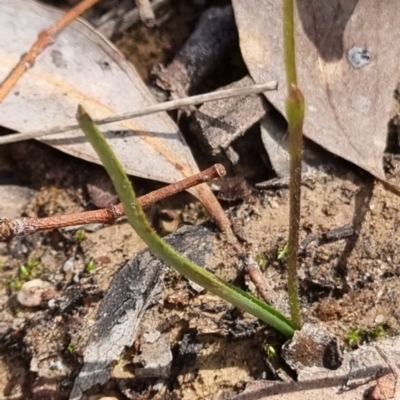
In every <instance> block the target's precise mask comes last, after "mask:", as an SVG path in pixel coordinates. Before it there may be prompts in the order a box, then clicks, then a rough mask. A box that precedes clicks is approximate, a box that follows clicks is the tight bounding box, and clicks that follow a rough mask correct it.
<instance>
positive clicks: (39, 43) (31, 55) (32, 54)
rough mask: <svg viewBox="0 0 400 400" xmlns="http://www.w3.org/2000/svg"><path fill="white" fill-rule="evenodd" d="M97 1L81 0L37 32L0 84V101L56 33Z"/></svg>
mask: <svg viewBox="0 0 400 400" xmlns="http://www.w3.org/2000/svg"><path fill="white" fill-rule="evenodd" d="M98 1H99V0H83V1H82V2H80V3H79V4H77V5H76V6H75V7H74V8H71V10H69V11H68V12H67V13H66V14H64V15H63V16H62V17H61V18H60V19H59V20H58V21H56V23H55V24H54V25H53V26H52V27H50V28H49V29H47V30H44V31H42V32H40V33H39V36H38V38H37V40H36V42H35V43H34V44H33V46H32V47H31V49H30V50H29V51H28V53H26V54H25V56H24V57H22V58H21V60H20V62H19V63H18V64H17V65H16V66H15V68H14V69H13V70H12V72H11V73H10V75H8V76H7V78H6V79H5V81H4V82H3V84H2V85H1V86H0V103H2V101H3V100H4V99H5V98H6V96H7V95H8V94H9V93H10V92H11V90H12V89H13V87H14V86H15V85H16V83H17V82H18V81H19V79H20V78H21V76H22V75H23V74H24V73H25V72H26V71H27V70H28V69H30V68H31V67H32V65H33V63H34V62H35V60H36V58H37V57H38V56H39V55H40V54H41V53H42V52H43V51H44V50H45V49H46V48H47V47H49V46H50V45H51V44H52V43H54V40H55V37H56V36H57V34H58V33H60V31H61V30H62V29H64V28H65V27H66V26H67V25H69V24H70V23H71V22H72V21H74V20H75V19H76V18H78V16H79V15H81V14H82V13H83V12H85V11H86V10H87V9H89V8H90V7H92V6H93V5H94V4H96V3H97V2H98Z"/></svg>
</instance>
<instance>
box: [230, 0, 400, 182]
mask: <svg viewBox="0 0 400 400" xmlns="http://www.w3.org/2000/svg"><path fill="white" fill-rule="evenodd" d="M232 3H233V6H234V11H235V18H236V23H237V26H238V29H239V37H240V48H241V51H242V54H243V57H244V60H245V63H246V65H247V67H248V69H249V71H250V74H251V76H252V77H253V79H254V80H255V81H256V82H265V81H266V79H276V80H277V81H278V90H277V91H275V92H273V93H269V94H268V100H270V101H271V102H272V103H273V105H274V106H275V107H276V108H277V109H278V110H279V111H280V112H282V113H284V100H285V96H286V78H285V71H284V64H283V38H282V32H283V27H282V12H283V10H282V2H280V1H269V0H261V1H260V0H248V1H240V0H233V1H232ZM399 18H400V8H399V5H398V1H396V0H388V1H384V2H383V1H375V0H324V1H321V0H309V1H305V0H298V1H297V10H296V22H295V23H296V55H297V58H296V62H297V71H298V80H299V86H300V88H301V90H302V91H303V93H304V95H305V100H306V118H305V125H304V134H305V135H306V136H307V137H308V138H310V139H312V140H313V141H314V142H316V143H318V144H319V145H321V146H322V147H324V148H326V149H327V150H329V151H331V152H332V153H334V154H336V155H339V156H341V157H343V158H345V159H346V160H348V161H351V162H353V163H354V164H356V165H358V166H360V167H361V168H363V169H365V170H366V171H369V172H370V173H371V174H373V175H374V176H375V177H377V178H380V179H383V180H385V179H386V178H385V174H384V171H383V163H382V155H383V151H384V149H385V146H386V136H387V123H388V121H389V118H390V113H391V110H392V106H393V103H392V101H393V90H394V89H395V88H396V84H397V82H398V79H399V64H400V31H399V30H397V29H394V27H395V26H397V22H398V20H399Z"/></svg>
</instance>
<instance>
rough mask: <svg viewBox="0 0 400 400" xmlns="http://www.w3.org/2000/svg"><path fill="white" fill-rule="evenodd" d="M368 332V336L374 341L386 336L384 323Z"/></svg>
mask: <svg viewBox="0 0 400 400" xmlns="http://www.w3.org/2000/svg"><path fill="white" fill-rule="evenodd" d="M368 333H369V335H368V337H369V338H370V339H371V340H374V341H376V340H379V339H382V338H384V337H385V336H386V330H385V328H384V327H383V326H382V325H377V326H376V327H375V328H373V329H372V330H371V331H369V332H368Z"/></svg>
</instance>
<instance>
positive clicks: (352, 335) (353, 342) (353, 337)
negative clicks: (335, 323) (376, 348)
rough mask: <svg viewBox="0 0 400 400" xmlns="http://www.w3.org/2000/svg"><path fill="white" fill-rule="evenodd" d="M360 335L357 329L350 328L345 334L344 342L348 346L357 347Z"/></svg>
mask: <svg viewBox="0 0 400 400" xmlns="http://www.w3.org/2000/svg"><path fill="white" fill-rule="evenodd" d="M361 339H362V335H361V331H360V330H359V329H354V330H351V331H349V332H348V333H347V335H346V342H347V344H348V345H349V346H350V347H353V348H354V347H358V346H359V345H360V343H361Z"/></svg>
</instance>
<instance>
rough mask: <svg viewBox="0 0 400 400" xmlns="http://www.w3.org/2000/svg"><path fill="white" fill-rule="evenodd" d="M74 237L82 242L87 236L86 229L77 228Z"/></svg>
mask: <svg viewBox="0 0 400 400" xmlns="http://www.w3.org/2000/svg"><path fill="white" fill-rule="evenodd" d="M74 238H75V240H76V241H77V242H78V243H80V242H82V240H84V239H85V238H86V233H85V231H84V230H83V229H79V230H77V231H76V232H75V235H74Z"/></svg>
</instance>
